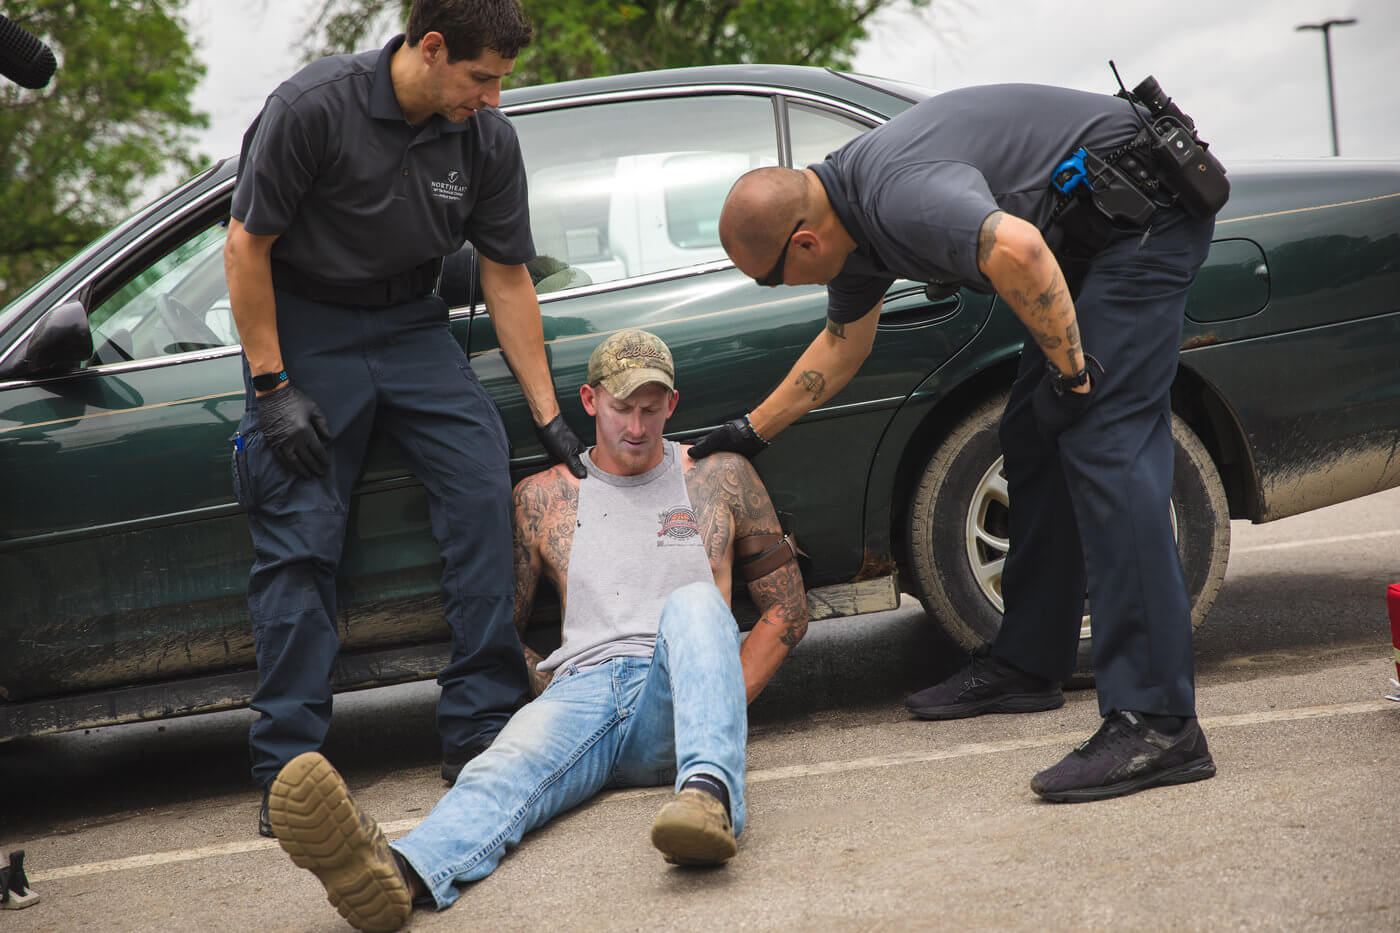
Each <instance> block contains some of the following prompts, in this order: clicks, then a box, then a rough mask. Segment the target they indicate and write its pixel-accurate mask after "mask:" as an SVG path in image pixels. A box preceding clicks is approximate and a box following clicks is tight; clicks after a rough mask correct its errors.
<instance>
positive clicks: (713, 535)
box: [687, 453, 809, 702]
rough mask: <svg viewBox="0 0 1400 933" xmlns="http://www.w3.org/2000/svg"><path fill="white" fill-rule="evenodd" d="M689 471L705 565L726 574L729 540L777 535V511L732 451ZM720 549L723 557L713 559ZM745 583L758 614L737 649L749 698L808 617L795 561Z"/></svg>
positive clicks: (729, 559) (797, 636) (773, 669)
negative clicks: (706, 556) (707, 559)
mask: <svg viewBox="0 0 1400 933" xmlns="http://www.w3.org/2000/svg"><path fill="white" fill-rule="evenodd" d="M693 475H694V479H693V480H692V479H689V478H688V481H687V485H688V486H689V487H690V489H691V490H692V495H691V501H692V503H696V502H699V503H703V504H700V505H697V508H698V510H699V511H700V513H701V515H700V521H701V529H702V532H703V533H705V535H706V545H707V547H709V548H710V564H711V566H712V567H714V568H716V573H717V574H718V575H723V576H724V577H726V578H727V577H728V575H729V569H730V567H731V566H732V561H733V560H734V542H735V541H737V540H738V539H740V538H747V537H749V536H750V535H759V534H782V529H781V527H780V526H779V525H778V516H777V514H776V513H775V512H774V511H773V503H772V501H771V500H770V499H769V498H768V490H767V489H765V488H764V486H763V481H762V480H760V479H759V478H758V474H757V473H756V472H754V468H753V466H752V464H750V463H749V461H748V460H746V459H744V458H743V457H741V456H739V455H737V454H731V453H722V454H715V455H712V456H710V457H708V458H706V459H705V460H702V461H699V465H697V467H696V468H695V469H694V471H693ZM720 550H722V551H723V554H722V555H719V556H721V557H722V559H721V560H718V561H717V560H716V556H717V554H716V552H717V551H720ZM748 586H749V596H750V597H752V599H753V601H754V604H755V605H757V606H758V611H759V613H760V615H759V618H758V624H756V625H755V626H754V627H753V631H751V632H749V634H748V637H747V638H745V639H744V644H743V646H742V647H740V649H739V663H740V665H741V666H742V667H743V669H744V689H745V692H746V693H747V696H748V701H749V702H752V701H753V698H754V697H756V696H758V694H759V693H760V692H761V691H762V690H763V688H764V687H765V686H766V685H767V684H768V681H769V680H771V679H772V677H773V674H774V673H776V672H777V670H778V667H779V665H781V664H782V663H783V659H784V658H786V657H787V653H788V651H789V650H790V649H791V648H792V646H793V645H795V644H797V643H798V642H799V641H801V640H802V636H803V635H805V634H806V633H807V622H808V619H809V616H808V613H807V594H806V591H805V590H804V589H803V586H802V574H801V573H799V572H798V569H797V562H796V561H793V562H791V563H788V564H784V565H783V566H782V567H779V568H778V569H777V570H775V571H773V572H772V573H770V574H768V575H767V576H763V577H759V578H758V579H757V580H754V581H752V582H750V583H749V585H748Z"/></svg>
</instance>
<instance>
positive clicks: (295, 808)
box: [268, 752, 413, 933]
mask: <svg viewBox="0 0 1400 933" xmlns="http://www.w3.org/2000/svg"><path fill="white" fill-rule="evenodd" d="M268 816H269V817H270V819H271V821H272V831H273V832H274V833H276V835H277V841H278V842H279V843H280V844H281V846H282V848H283V850H284V851H286V853H287V854H288V855H290V856H291V857H292V861H293V862H294V863H296V865H297V866H298V867H299V868H305V869H308V870H309V871H311V873H312V874H314V875H315V876H316V877H317V878H318V879H319V880H320V882H321V884H323V885H324V886H325V888H326V895H327V896H328V897H329V899H330V902H331V904H333V905H334V906H335V909H336V910H338V911H340V915H341V916H342V917H344V918H345V919H346V920H348V921H350V925H351V926H353V927H354V928H355V929H357V930H364V931H366V933H391V931H393V930H397V929H398V928H399V927H401V926H403V925H404V924H405V923H407V922H408V915H409V914H410V913H411V912H412V910H413V898H412V895H411V892H410V890H409V883H408V879H407V878H405V877H404V874H403V872H402V870H400V868H399V864H398V862H397V861H396V860H395V858H394V852H393V850H392V849H390V848H389V843H388V842H387V841H386V840H385V838H384V833H383V832H382V831H381V830H380V828H379V825H378V824H377V823H375V822H374V820H372V819H370V818H369V817H368V816H367V815H365V813H364V811H363V810H361V809H360V808H359V807H357V806H356V805H355V801H354V800H352V799H351V798H350V791H349V789H348V788H347V787H346V786H345V780H344V779H343V778H342V777H341V776H340V772H338V771H336V770H335V768H333V767H331V763H330V762H329V761H327V760H326V759H325V756H323V755H322V754H320V753H319V752H306V753H305V754H301V755H298V756H297V757H295V758H293V759H292V760H291V761H289V762H287V764H286V766H285V767H283V768H282V770H281V771H280V772H279V773H278V775H277V779H276V780H275V781H273V782H272V790H271V793H270V794H269V795H268Z"/></svg>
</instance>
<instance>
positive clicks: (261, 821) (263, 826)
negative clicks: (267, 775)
mask: <svg viewBox="0 0 1400 933" xmlns="http://www.w3.org/2000/svg"><path fill="white" fill-rule="evenodd" d="M271 791H272V786H271V785H268V786H267V787H264V788H263V801H262V806H261V807H259V808H258V835H259V836H266V837H267V838H269V839H275V838H277V837H276V835H275V834H274V833H273V832H272V820H271V818H270V817H268V815H267V795H268V794H269V793H271Z"/></svg>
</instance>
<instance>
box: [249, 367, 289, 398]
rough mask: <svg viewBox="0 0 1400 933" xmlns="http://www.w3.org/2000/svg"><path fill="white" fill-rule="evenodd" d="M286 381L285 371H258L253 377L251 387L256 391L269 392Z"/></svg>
mask: <svg viewBox="0 0 1400 933" xmlns="http://www.w3.org/2000/svg"><path fill="white" fill-rule="evenodd" d="M286 381H287V371H286V370H285V369H284V370H282V371H281V372H280V373H258V374H257V375H256V376H254V377H253V389H254V391H257V392H270V391H272V390H273V389H275V388H277V387H278V386H280V385H281V384H282V383H284V382H286Z"/></svg>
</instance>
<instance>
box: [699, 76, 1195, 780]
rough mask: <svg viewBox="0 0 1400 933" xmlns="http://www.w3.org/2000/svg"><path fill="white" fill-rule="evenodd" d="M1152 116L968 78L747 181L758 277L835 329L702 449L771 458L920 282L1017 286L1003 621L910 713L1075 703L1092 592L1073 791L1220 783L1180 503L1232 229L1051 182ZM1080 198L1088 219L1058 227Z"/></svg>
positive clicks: (744, 219) (1074, 94)
mask: <svg viewBox="0 0 1400 933" xmlns="http://www.w3.org/2000/svg"><path fill="white" fill-rule="evenodd" d="M1141 128H1142V117H1141V116H1139V114H1138V113H1137V112H1135V111H1134V107H1133V105H1132V104H1130V103H1128V102H1127V101H1125V100H1122V99H1119V98H1116V97H1109V96H1105V95H1100V94H1088V93H1083V92H1080V91H1072V90H1066V89H1063V88H1053V87H1039V86H1034V85H997V86H991V87H974V88H964V89H961V90H957V91H950V92H948V93H945V94H939V95H937V96H935V97H932V98H930V99H928V100H926V101H924V102H922V103H920V104H917V105H915V106H914V107H911V108H910V109H909V110H907V111H905V112H904V113H902V114H900V115H899V116H897V117H895V118H894V119H892V120H891V121H889V122H888V123H886V124H885V125H884V126H881V127H879V128H877V129H873V130H871V131H870V132H869V133H866V134H865V135H863V136H860V137H858V138H856V139H855V140H853V141H851V142H850V143H848V144H847V145H846V146H844V147H842V148H841V149H839V150H837V151H836V152H833V153H832V154H831V155H829V156H828V157H827V158H826V160H825V161H824V162H822V163H820V164H818V165H813V166H811V167H810V168H808V169H806V170H805V171H796V170H793V169H785V168H769V169H759V170H756V171H754V172H751V173H749V174H747V175H745V176H743V177H742V178H740V179H739V181H738V182H736V183H735V185H734V187H733V189H732V190H731V192H730V194H729V197H728V199H727V200H726V202H725V205H724V209H723V212H722V214H721V217H720V230H719V233H720V239H721V242H722V243H723V244H724V247H725V250H726V251H727V252H728V253H729V256H730V258H732V259H733V260H734V263H735V265H736V266H738V267H739V269H740V270H741V271H743V272H744V273H745V274H746V275H749V276H751V277H753V278H754V279H755V280H756V281H757V282H758V283H759V284H760V285H780V284H790V285H798V284H824V285H826V286H827V295H828V309H827V318H828V320H827V325H826V329H825V330H824V331H823V332H822V333H821V334H819V335H818V336H817V338H816V339H815V340H814V341H813V342H812V345H811V346H810V347H809V348H808V349H807V351H806V352H805V353H804V354H803V355H802V357H801V358H800V359H799V360H798V362H797V365H796V366H795V367H794V368H793V371H792V372H791V374H789V376H788V377H787V378H786V379H785V380H784V382H783V383H782V384H781V385H780V386H779V387H778V388H777V389H775V390H774V391H773V393H772V394H771V395H770V396H769V397H768V398H767V399H766V400H764V401H763V403H762V404H760V405H759V406H758V407H756V408H755V409H754V410H753V411H752V412H751V413H749V414H748V415H745V416H744V417H742V418H739V419H736V420H735V421H733V422H730V423H729V424H727V425H724V426H722V427H721V428H719V429H716V430H715V431H714V432H712V433H711V434H710V435H707V436H706V437H704V438H702V439H701V440H700V441H699V442H698V443H697V444H696V445H695V446H694V447H693V448H692V450H691V455H692V456H705V455H706V454H708V453H709V452H711V451H714V450H737V451H740V452H743V453H747V454H750V455H752V454H754V453H757V452H758V451H760V450H762V449H763V448H764V447H766V446H767V443H768V441H769V440H770V439H771V438H772V437H773V436H774V435H775V434H777V433H778V432H779V431H781V430H782V429H783V428H785V427H786V426H787V425H789V424H791V423H792V422H793V421H795V420H796V419H797V418H798V417H800V416H801V415H802V414H804V413H806V412H807V411H810V410H811V409H813V408H815V407H816V406H818V405H820V404H823V403H825V402H827V401H829V400H830V399H831V398H832V397H833V396H834V395H835V394H836V393H837V392H838V391H840V389H841V388H842V387H843V386H844V385H845V384H846V383H847V382H848V381H849V380H850V378H851V377H852V376H853V375H854V374H855V372H856V370H857V369H858V368H859V367H860V365H861V363H862V362H864V360H865V358H866V356H867V355H868V354H869V352H870V347H871V345H872V343H873V342H874V340H875V336H876V328H877V326H878V325H879V321H880V306H881V302H882V300H883V296H884V293H885V290H886V289H888V288H889V287H890V285H891V284H892V283H893V282H894V281H895V279H896V278H899V277H904V278H912V279H915V280H918V281H924V282H931V283H942V284H945V285H949V286H952V287H956V286H968V287H971V288H974V289H977V290H981V291H995V292H996V293H997V295H998V296H1000V298H1001V299H1002V300H1003V301H1005V302H1006V303H1007V304H1008V305H1010V307H1011V309H1012V310H1013V311H1014V312H1015V314H1016V315H1017V317H1018V318H1020V320H1021V321H1022V323H1023V324H1024V325H1025V327H1026V329H1027V331H1028V332H1029V335H1030V337H1031V339H1030V340H1027V341H1026V343H1025V347H1024V349H1023V351H1022V354H1021V364H1020V372H1019V374H1018V375H1017V377H1016V381H1015V384H1014V385H1013V387H1012V390H1011V397H1010V401H1009V402H1008V404H1007V407H1006V411H1005V413H1004V414H1003V416H1002V424H1001V443H1002V449H1003V452H1004V454H1005V458H1006V460H1005V462H1006V475H1007V482H1008V487H1009V491H1010V501H1011V534H1010V537H1011V547H1010V552H1009V554H1008V556H1007V559H1006V565H1005V570H1004V573H1003V577H1002V589H1003V593H1004V596H1005V603H1006V611H1005V616H1004V620H1003V623H1002V627H1001V631H1000V633H999V635H998V636H997V638H996V640H995V642H994V643H993V644H992V645H991V647H990V652H989V653H988V654H987V655H985V656H978V657H974V658H973V659H972V662H971V663H970V664H969V665H968V666H967V667H966V668H964V669H963V670H962V671H960V672H958V673H957V674H955V675H954V676H952V677H951V678H949V679H947V680H945V681H943V682H942V683H939V684H936V685H935V686H933V687H930V688H929V689H927V690H924V691H921V692H919V693H917V694H915V695H914V696H911V697H910V698H909V699H908V701H907V702H908V706H909V708H910V709H911V710H912V711H913V712H914V713H915V714H916V715H918V716H920V717H922V718H926V719H951V718H956V717H962V716H975V715H979V714H981V713H991V712H997V713H1020V712H1033V711H1038V710H1047V709H1053V708H1055V707H1058V706H1060V705H1062V704H1063V703H1064V698H1063V695H1062V694H1061V692H1060V684H1061V682H1062V681H1064V680H1066V679H1068V678H1069V677H1070V675H1071V674H1072V673H1073V671H1074V662H1075V651H1076V647H1077V645H1078V641H1079V631H1080V625H1081V620H1082V617H1083V611H1084V595H1085V589H1086V585H1087V589H1088V594H1089V599H1090V602H1091V604H1092V606H1093V612H1094V639H1093V645H1094V671H1095V676H1096V678H1097V685H1098V695H1099V708H1100V712H1101V713H1102V714H1103V716H1104V720H1103V724H1102V725H1101V726H1100V728H1099V730H1098V732H1097V733H1095V735H1094V737H1093V738H1092V739H1090V740H1089V741H1088V742H1085V743H1084V744H1083V745H1081V746H1080V747H1079V748H1077V749H1075V750H1074V751H1072V752H1071V753H1070V754H1069V755H1068V756H1066V757H1065V758H1064V759H1063V760H1062V761H1061V762H1060V763H1059V764H1057V765H1055V766H1054V767H1052V768H1049V769H1047V770H1045V771H1042V772H1041V773H1039V774H1037V775H1036V776H1035V777H1034V778H1033V779H1032V781H1031V787H1032V789H1033V790H1034V791H1035V792H1036V793H1037V794H1039V795H1040V796H1042V797H1044V798H1046V799H1048V800H1053V801H1076V800H1096V799H1101V798H1104V797H1113V796H1117V795H1120V794H1126V793H1132V792H1134V791H1138V790H1142V789H1145V788H1148V787H1154V786H1157V785H1162V784H1176V783H1184V782H1187V781H1196V780H1200V779H1202V778H1208V777H1210V776H1211V775H1213V774H1214V773H1215V764H1214V762H1213V760H1212V758H1211V755H1210V752H1209V751H1208V749H1207V747H1206V740H1205V736H1204V735H1203V734H1202V733H1201V730H1200V727H1199V725H1198V724H1197V722H1196V715H1195V714H1196V710H1195V690H1194V677H1193V672H1192V662H1191V624H1190V606H1189V603H1188V600H1187V595H1186V587H1185V583H1184V580H1183V578H1182V573H1181V565H1180V561H1179V560H1178V557H1177V553H1176V545H1175V541H1174V540H1173V534H1172V527H1171V508H1170V496H1171V485H1172V462H1173V443H1172V436H1171V397H1170V396H1171V385H1172V380H1173V378H1174V377H1175V375H1176V363H1177V352H1178V347H1179V345H1180V342H1181V327H1182V317H1183V311H1184V308H1185V303H1186V293H1187V291H1188V289H1189V288H1190V286H1191V283H1192V281H1193V280H1194V278H1195V275H1196V270H1197V269H1198V268H1199V267H1200V265H1201V263H1202V261H1203V260H1204V259H1205V256H1206V252H1207V250H1208V249H1209V246H1210V241H1211V232H1212V229H1213V226H1214V221H1213V218H1211V217H1206V218H1200V217H1195V216H1192V215H1191V214H1189V213H1188V212H1187V211H1186V210H1185V209H1184V208H1183V207H1182V206H1181V204H1180V203H1178V202H1176V201H1175V199H1172V198H1167V197H1166V196H1165V195H1166V191H1165V190H1164V189H1161V188H1155V189H1154V188H1152V187H1151V186H1150V185H1149V186H1148V187H1147V189H1146V190H1149V191H1153V192H1154V193H1153V194H1152V196H1151V197H1149V196H1148V195H1147V194H1146V193H1145V192H1140V194H1141V196H1142V197H1143V198H1144V199H1145V201H1146V205H1145V208H1146V211H1147V213H1148V214H1149V216H1147V217H1146V218H1145V222H1139V223H1126V222H1123V223H1117V224H1114V225H1109V224H1107V223H1106V222H1105V223H1097V222H1096V218H1097V217H1098V215H1097V214H1095V213H1092V212H1095V211H1097V208H1096V207H1094V206H1093V204H1092V203H1090V202H1089V201H1088V200H1084V201H1080V202H1079V203H1077V204H1073V205H1071V204H1070V202H1068V201H1066V202H1065V204H1064V205H1061V204H1060V200H1061V198H1060V193H1059V192H1058V191H1057V190H1055V189H1054V188H1052V187H1051V176H1052V175H1057V174H1058V173H1059V172H1060V171H1061V166H1062V163H1064V162H1065V161H1066V160H1067V159H1068V158H1069V157H1070V156H1071V154H1072V153H1074V152H1075V151H1076V150H1078V149H1079V148H1080V147H1084V148H1085V149H1087V150H1089V151H1090V152H1093V153H1098V154H1099V155H1100V156H1102V157H1103V158H1105V159H1108V160H1116V159H1120V158H1122V157H1124V156H1125V155H1127V154H1128V153H1130V152H1131V151H1133V150H1134V149H1135V148H1136V147H1134V146H1133V145H1132V143H1133V141H1134V139H1135V137H1137V135H1138V132H1139V130H1140V129H1141ZM1135 158H1137V159H1138V160H1139V161H1138V164H1139V165H1149V164H1150V160H1148V159H1145V158H1144V156H1143V154H1142V153H1138V155H1137V156H1135ZM1127 164H1128V163H1126V162H1125V163H1124V165H1127ZM1123 183H1124V184H1125V185H1134V186H1136V183H1135V182H1130V181H1128V180H1127V179H1126V178H1125V180H1124V182H1123ZM1154 202H1155V204H1154ZM1062 207H1063V208H1065V209H1066V212H1065V214H1064V215H1062V216H1064V217H1065V218H1066V219H1068V218H1071V217H1073V218H1079V219H1080V221H1081V223H1082V226H1081V225H1076V226H1074V227H1070V226H1068V225H1067V224H1063V223H1052V221H1053V220H1054V219H1055V218H1056V216H1057V210H1059V209H1061V208H1062ZM1068 209H1073V211H1074V213H1072V214H1071V213H1069V210H1068ZM1086 211H1088V212H1091V213H1085V212H1086ZM1086 221H1087V222H1086ZM1081 332H1082V342H1081ZM892 339H893V338H892ZM902 339H911V338H909V337H905V338H902Z"/></svg>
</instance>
